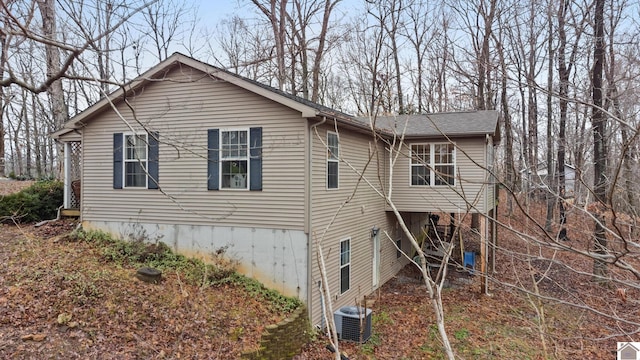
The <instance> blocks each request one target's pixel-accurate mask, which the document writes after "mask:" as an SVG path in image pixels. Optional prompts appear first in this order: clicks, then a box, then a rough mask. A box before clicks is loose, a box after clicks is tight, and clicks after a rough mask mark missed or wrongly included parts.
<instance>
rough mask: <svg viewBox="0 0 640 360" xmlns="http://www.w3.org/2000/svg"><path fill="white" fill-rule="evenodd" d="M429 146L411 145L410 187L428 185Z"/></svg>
mask: <svg viewBox="0 0 640 360" xmlns="http://www.w3.org/2000/svg"><path fill="white" fill-rule="evenodd" d="M430 162H431V146H430V145H429V144H413V145H411V185H430V184H431V171H429V163H430Z"/></svg>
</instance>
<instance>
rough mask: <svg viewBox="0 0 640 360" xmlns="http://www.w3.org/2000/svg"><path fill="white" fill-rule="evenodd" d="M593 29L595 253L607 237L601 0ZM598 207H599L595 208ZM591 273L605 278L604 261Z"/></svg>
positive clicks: (601, 251) (604, 246) (597, 261)
mask: <svg viewBox="0 0 640 360" xmlns="http://www.w3.org/2000/svg"><path fill="white" fill-rule="evenodd" d="M594 17H595V19H594V33H595V46H594V49H593V72H592V74H593V75H592V76H593V78H592V87H593V88H592V91H593V93H592V94H593V106H592V118H591V121H592V126H593V158H594V176H593V181H594V188H593V193H594V195H595V197H596V201H597V205H598V206H596V207H595V208H596V209H595V211H594V212H593V215H594V219H595V229H594V237H595V251H596V253H597V254H598V255H601V256H604V255H605V254H607V237H606V227H605V226H606V225H605V212H606V209H607V206H608V198H607V175H606V171H607V164H606V159H607V158H606V157H607V146H606V141H605V123H606V116H605V113H604V111H603V109H602V72H603V65H604V52H605V48H604V0H596V1H595V13H594ZM598 210H600V211H598ZM593 273H594V275H596V277H597V278H598V280H599V281H606V280H605V277H606V276H607V274H608V269H607V262H606V261H605V260H604V259H602V258H600V257H595V258H594V262H593Z"/></svg>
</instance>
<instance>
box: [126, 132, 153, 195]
mask: <svg viewBox="0 0 640 360" xmlns="http://www.w3.org/2000/svg"><path fill="white" fill-rule="evenodd" d="M129 136H134V137H138V136H144V140H143V141H144V144H145V146H146V151H145V155H146V156H145V158H144V159H128V158H127V145H128V142H127V137H129ZM136 162H144V165H142V170H143V171H144V185H143V186H127V163H136ZM122 188H123V189H148V188H149V134H148V133H147V132H146V131H140V132H132V131H129V132H123V133H122Z"/></svg>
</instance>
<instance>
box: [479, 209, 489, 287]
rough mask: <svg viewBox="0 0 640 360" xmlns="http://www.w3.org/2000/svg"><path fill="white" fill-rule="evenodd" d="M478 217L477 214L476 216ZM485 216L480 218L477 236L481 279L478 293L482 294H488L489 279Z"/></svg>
mask: <svg viewBox="0 0 640 360" xmlns="http://www.w3.org/2000/svg"><path fill="white" fill-rule="evenodd" d="M478 215H479V214H478ZM487 219H488V217H487V216H482V219H480V221H479V224H478V225H479V229H478V230H479V231H478V232H479V235H480V274H481V275H480V276H481V277H482V279H481V280H482V284H481V285H480V291H481V292H482V293H483V294H489V287H488V283H489V277H488V273H487V258H488V256H487V255H488V254H487Z"/></svg>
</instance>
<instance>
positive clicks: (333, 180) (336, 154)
mask: <svg viewBox="0 0 640 360" xmlns="http://www.w3.org/2000/svg"><path fill="white" fill-rule="evenodd" d="M339 159H340V142H339V140H338V134H337V133H335V132H331V131H327V189H337V188H338V177H339V176H338V175H339V163H340V162H339Z"/></svg>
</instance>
